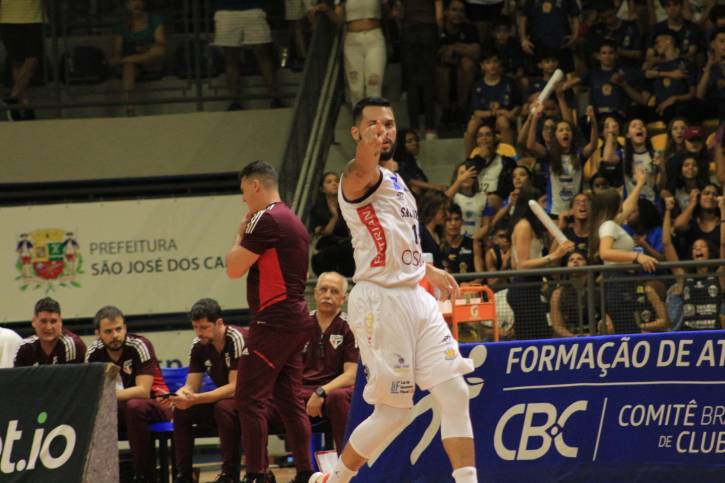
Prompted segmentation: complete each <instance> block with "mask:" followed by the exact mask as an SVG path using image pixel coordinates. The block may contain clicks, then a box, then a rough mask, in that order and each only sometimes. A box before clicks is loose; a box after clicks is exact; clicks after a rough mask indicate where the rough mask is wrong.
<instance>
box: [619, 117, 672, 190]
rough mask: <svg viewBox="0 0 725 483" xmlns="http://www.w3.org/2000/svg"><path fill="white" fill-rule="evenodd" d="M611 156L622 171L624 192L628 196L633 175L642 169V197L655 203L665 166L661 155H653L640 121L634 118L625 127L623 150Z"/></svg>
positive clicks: (632, 186)
mask: <svg viewBox="0 0 725 483" xmlns="http://www.w3.org/2000/svg"><path fill="white" fill-rule="evenodd" d="M612 156H614V157H617V158H620V156H622V157H623V158H620V159H621V162H622V169H623V171H624V192H625V195H628V194H629V193H631V192H632V190H633V189H634V187H635V181H636V180H635V173H636V171H637V168H642V169H643V170H644V173H645V175H646V180H645V185H644V186H643V188H642V192H641V194H642V196H643V197H644V198H647V199H648V200H650V201H651V202H653V203H657V199H658V197H659V191H660V189H661V188H662V186H663V180H664V179H665V164H664V160H663V159H662V155H661V154H658V153H655V150H654V148H653V147H652V142H651V141H650V140H649V138H648V132H647V127H646V126H645V124H644V121H642V119H638V118H634V119H631V120H630V121H629V124H628V126H627V136H626V139H625V142H624V150H623V151H622V152H621V153H620V152H617V151H615V152H614V153H613V154H612Z"/></svg>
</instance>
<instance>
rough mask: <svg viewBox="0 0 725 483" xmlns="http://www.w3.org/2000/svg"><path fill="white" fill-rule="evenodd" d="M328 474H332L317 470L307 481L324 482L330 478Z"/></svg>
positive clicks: (310, 482) (313, 482)
mask: <svg viewBox="0 0 725 483" xmlns="http://www.w3.org/2000/svg"><path fill="white" fill-rule="evenodd" d="M330 476H332V475H331V474H330V473H320V472H319V471H318V472H317V473H314V474H313V475H312V476H310V480H309V481H308V482H307V483H325V482H326V481H327V480H329V479H330Z"/></svg>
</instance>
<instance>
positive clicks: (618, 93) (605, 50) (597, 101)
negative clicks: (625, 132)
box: [581, 39, 647, 116]
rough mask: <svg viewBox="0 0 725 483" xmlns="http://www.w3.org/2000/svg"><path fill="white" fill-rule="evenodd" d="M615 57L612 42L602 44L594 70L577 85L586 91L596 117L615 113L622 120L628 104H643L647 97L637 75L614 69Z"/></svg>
mask: <svg viewBox="0 0 725 483" xmlns="http://www.w3.org/2000/svg"><path fill="white" fill-rule="evenodd" d="M617 56H618V54H617V44H616V42H615V41H614V40H611V39H604V40H602V41H601V43H600V44H599V49H598V50H597V56H596V57H597V58H596V63H597V64H598V66H597V67H594V68H592V69H590V70H589V71H587V72H585V73H584V75H582V77H581V84H582V85H583V86H584V87H587V88H588V89H589V101H590V102H591V104H592V105H593V106H594V109H595V110H596V113H597V115H603V114H607V113H615V114H617V115H620V116H625V115H626V113H628V112H630V110H631V109H630V107H631V106H632V104H640V105H644V104H646V103H647V97H645V95H644V94H643V93H642V92H641V91H640V88H639V84H640V82H639V79H640V78H641V73H640V72H641V71H640V70H639V69H637V70H634V69H631V68H627V69H625V68H623V67H622V66H620V65H618V63H617Z"/></svg>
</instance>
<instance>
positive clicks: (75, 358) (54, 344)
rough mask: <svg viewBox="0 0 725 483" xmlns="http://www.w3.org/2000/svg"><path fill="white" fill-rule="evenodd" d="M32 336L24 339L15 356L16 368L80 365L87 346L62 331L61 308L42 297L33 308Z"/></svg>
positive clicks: (67, 332) (71, 334)
mask: <svg viewBox="0 0 725 483" xmlns="http://www.w3.org/2000/svg"><path fill="white" fill-rule="evenodd" d="M32 325H33V329H35V335H33V336H30V337H28V338H26V339H23V342H22V344H21V345H20V347H18V351H17V352H16V353H15V362H14V365H15V367H23V366H35V365H44V364H73V363H82V362H83V358H84V357H85V355H86V345H85V344H84V343H83V341H82V340H81V339H80V337H78V336H77V335H75V334H74V333H73V332H71V331H70V330H68V329H66V328H64V327H63V319H62V318H61V316H60V304H59V303H58V302H57V301H55V300H53V299H52V298H50V297H45V298H42V299H40V300H38V302H37V303H36V304H35V313H34V314H33V321H32Z"/></svg>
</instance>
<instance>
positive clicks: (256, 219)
mask: <svg viewBox="0 0 725 483" xmlns="http://www.w3.org/2000/svg"><path fill="white" fill-rule="evenodd" d="M242 246H243V247H244V248H246V249H247V250H249V251H251V252H253V253H256V254H257V255H259V258H258V259H257V261H256V262H255V263H254V265H252V267H251V268H250V269H249V276H248V277H247V301H248V302H249V309H250V312H251V313H252V324H258V325H268V326H272V327H277V328H281V329H300V328H308V327H309V317H308V316H307V302H306V301H305V283H306V282H307V265H308V263H309V257H308V252H309V247H310V236H309V234H308V233H307V229H306V228H305V226H304V225H303V224H302V222H301V221H300V219H299V218H297V216H296V215H295V214H294V213H293V212H292V210H290V209H289V208H288V207H287V205H286V204H284V203H283V202H281V201H280V202H276V203H272V204H270V205H269V206H267V208H265V209H264V210H261V211H258V212H257V213H255V215H254V216H253V217H252V219H251V220H250V221H249V223H248V224H247V229H246V231H245V233H244V239H243V240H242Z"/></svg>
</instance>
